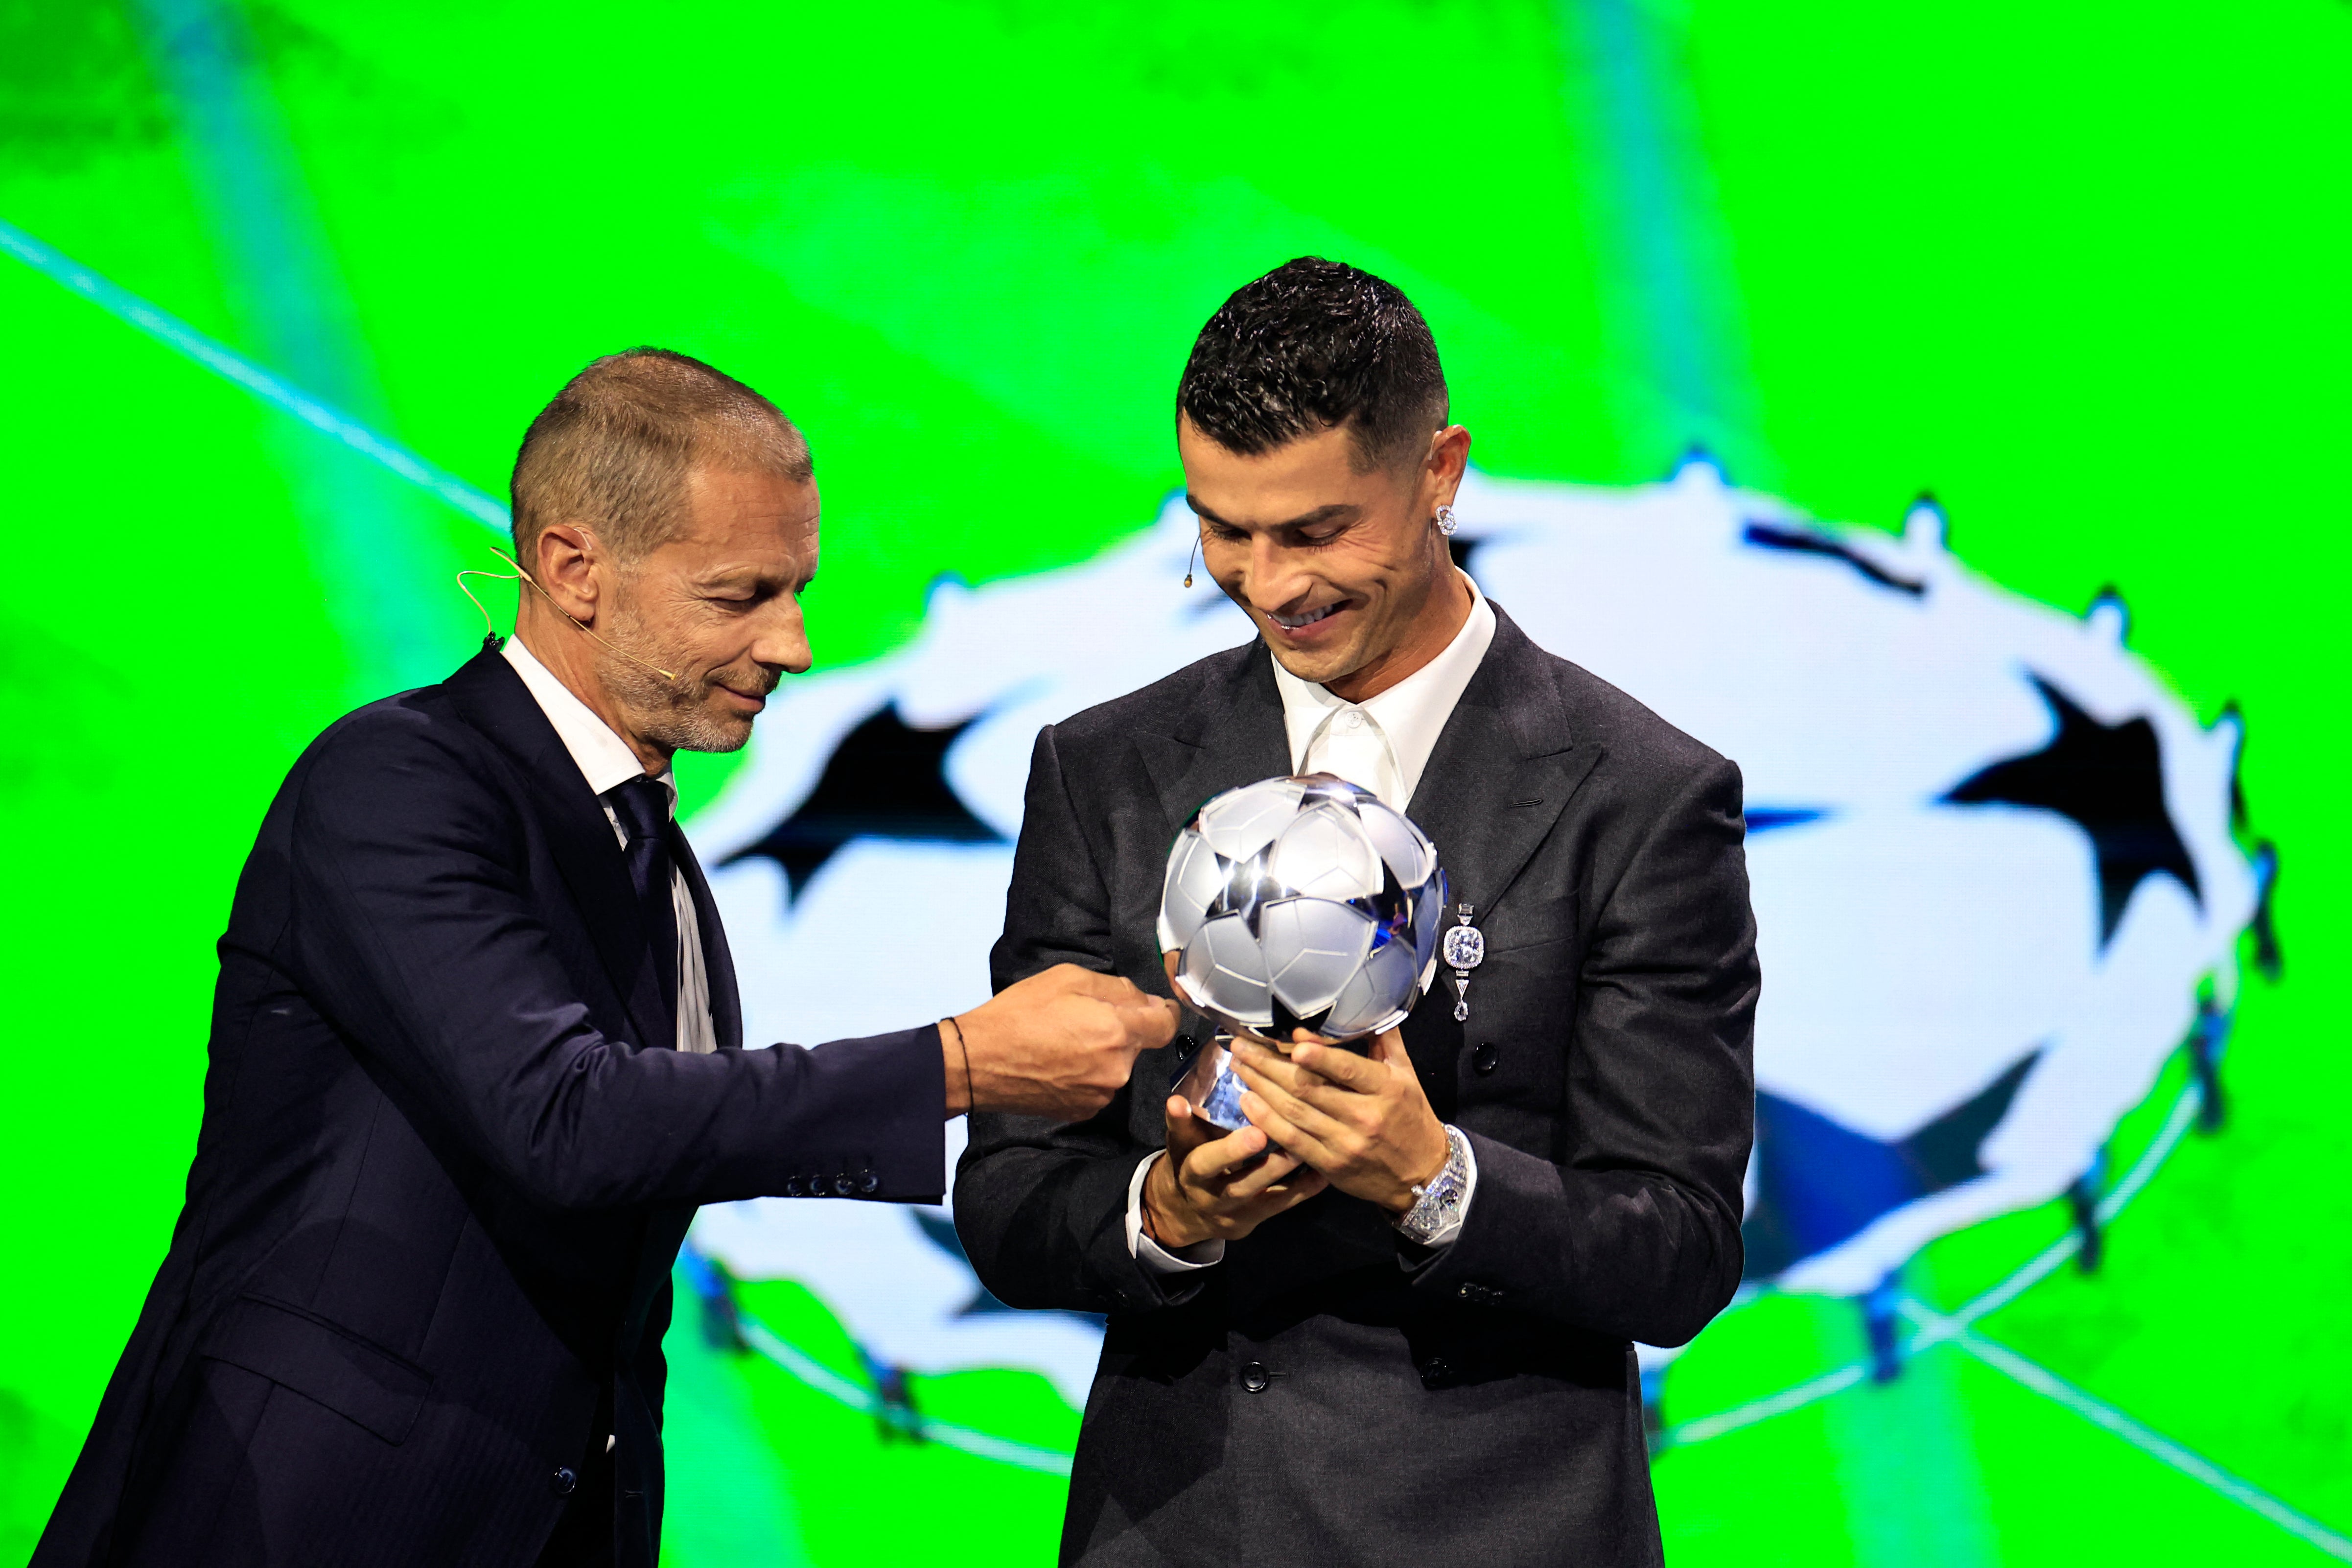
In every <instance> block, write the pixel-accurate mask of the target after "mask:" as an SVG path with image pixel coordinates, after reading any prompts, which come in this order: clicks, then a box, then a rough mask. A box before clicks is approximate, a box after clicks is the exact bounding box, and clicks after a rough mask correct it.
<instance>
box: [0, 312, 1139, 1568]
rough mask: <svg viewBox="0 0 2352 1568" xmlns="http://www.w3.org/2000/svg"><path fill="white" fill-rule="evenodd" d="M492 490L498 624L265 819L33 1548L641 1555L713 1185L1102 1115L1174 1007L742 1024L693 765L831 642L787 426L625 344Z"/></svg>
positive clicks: (284, 1559) (924, 1187) (906, 1154)
mask: <svg viewBox="0 0 2352 1568" xmlns="http://www.w3.org/2000/svg"><path fill="white" fill-rule="evenodd" d="M513 494H514V516H515V543H516V547H517V552H518V555H519V557H520V561H521V563H523V565H524V566H525V568H526V569H527V571H528V574H529V575H528V577H527V579H526V585H525V588H524V592H523V597H522V608H521V611H520V615H519V616H518V620H517V626H516V636H515V637H514V639H513V640H511V641H510V642H509V643H508V644H507V645H506V647H505V648H504V650H503V651H502V652H501V651H493V650H492V649H489V648H485V650H484V651H483V652H482V653H481V654H480V655H479V656H478V657H477V658H474V659H472V660H471V661H470V662H468V663H467V665H466V666H465V667H464V668H461V669H459V670H458V671H457V673H456V674H455V675H453V676H452V677H451V678H450V679H448V680H446V681H445V682H444V683H442V684H441V685H439V686H435V687H426V688H425V689H421V690H416V691H410V692H404V693H402V694H401V695H399V696H397V697H393V698H388V699H386V700H383V701H381V702H377V703H374V704H373V705H371V706H369V707H367V708H363V709H362V710H359V711H358V712H356V713H352V714H351V715H349V716H347V717H345V718H344V719H342V720H341V721H338V722H337V723H336V724H335V725H333V726H332V727H331V728H330V729H329V730H328V731H326V733H325V734H323V735H321V736H320V738H319V739H318V740H317V741H316V742H313V743H312V745H311V746H310V749H309V750H308V751H307V752H304V753H303V755H302V757H301V759H300V760H299V762H297V763H296V764H295V766H294V770H293V772H292V773H290V774H289V775H288V778H287V780H286V783H285V784H284V786H283V787H282V788H281V789H280V790H279V792H278V797H277V799H276V801H275V802H274V803H273V804H272V805H271V806H270V808H269V812H268V816H267V817H266V818H265V820H264V821H263V824H262V827H261V834H260V837H259V841H258V842H257V844H256V845H255V847H254V850H253V854H252V856H251V858H249V859H248V860H247V863H246V867H245V871H244V874H243V876H242V877H241V878H240V879H239V881H238V884H237V889H236V902H235V905H234V907H233V909H232V910H231V912H230V917H229V926H228V931H227V933H226V935H225V936H224V937H223V938H222V939H221V944H220V957H221V972H220V981H219V985H218V989H217V992H216V994H215V1003H214V1012H213V1023H212V1039H211V1065H210V1069H209V1071H208V1073H207V1076H206V1079H205V1112H204V1124H203V1130H202V1132H201V1134H200V1136H199V1139H198V1142H197V1148H196V1156H195V1162H194V1166H193V1168H192V1169H191V1170H190V1172H189V1175H188V1193H187V1203H186V1206H185V1208H184V1210H183V1212H182V1214H181V1216H180V1220H179V1224H178V1226H177V1227H176V1229H175V1231H174V1233H173V1238H172V1246H171V1250H170V1252H169V1254H168V1256H167V1257H166V1258H164V1261H163V1267H162V1268H161V1270H160V1271H159V1272H158V1274H157V1276H156V1279H155V1283H154V1286H153V1287H152V1289H151V1290H150V1291H149V1293H148V1297H147V1301H146V1304H145V1307H144V1310H142V1312H141V1314H140V1318H139V1322H138V1326H137V1328H136V1329H135V1330H134V1331H133V1332H132V1334H131V1342H130V1345H129V1347H128V1348H127V1349H126V1350H125V1351H124V1352H123V1356H122V1360H121V1364H120V1365H119V1366H118V1367H117V1368H116V1371H115V1374H114V1377H113V1380H112V1382H111V1383H110V1385H109V1387H108V1389H107V1392H106V1396H105V1399H104V1402H103V1403H102V1404H101V1405H100V1410H99V1414H98V1418H97V1421H96V1423H95V1425H94V1426H93V1427H92V1429H91V1431H90V1433H89V1438H88V1440H87V1442H86V1444H85V1445H84V1447H83V1449H82V1453H81V1457H80V1458H79V1462H78V1463H77V1464H76V1465H75V1467H74V1471H73V1474H72V1477H71V1479H69V1480H68V1482H67V1485H66V1489H65V1493H64V1496H63V1497H62V1498H61V1499H60V1500H59V1501H58V1507H57V1510H56V1512H55V1513H54V1515H53V1516H52V1517H51V1519H50V1521H49V1524H48V1528H47V1532H46V1533H45V1534H44V1535H43V1537H42V1539H41V1542H40V1544H39V1546H38V1547H37V1549H36V1551H35V1553H34V1559H33V1560H34V1562H35V1563H37V1564H39V1565H41V1568H52V1565H55V1568H64V1565H66V1564H169V1565H172V1568H187V1565H192V1564H213V1563H237V1564H245V1563H272V1564H274V1563H285V1564H300V1565H305V1568H308V1565H312V1564H324V1563H334V1564H339V1565H343V1568H353V1565H357V1564H362V1563H384V1564H423V1563H434V1564H459V1563H482V1564H512V1565H514V1568H528V1565H529V1564H531V1563H548V1564H574V1563H580V1564H586V1563H597V1564H604V1563H611V1564H619V1565H627V1568H653V1565H654V1564H655V1563H656V1560H657V1558H658V1554H659V1536H660V1528H661V1505H662V1452H661V1438H660V1430H661V1401H662V1384H663V1376H664V1366H663V1361H662V1355H661V1339H662V1331H663V1329H664V1327H665V1325H666V1324H667V1322H668V1321H669V1312H670V1286H669V1270H670V1265H671V1263H672V1260H673V1259H674V1258H675V1257H676V1255H677V1248H678V1244H679V1242H680V1241H681V1240H682V1238H683V1237H684V1236H685V1234H686V1229H687V1226H688V1222H689V1221H690V1220H691V1219H692V1217H693V1215H694V1210H695V1206H696V1205H698V1204H704V1203H711V1202H719V1201H723V1200H727V1199H733V1198H745V1197H751V1196H755V1195H759V1194H791V1195H809V1196H838V1197H865V1198H877V1199H895V1200H912V1201H937V1199H938V1198H939V1197H940V1194H941V1193H942V1192H943V1190H944V1188H945V1186H946V1172H945V1168H944V1148H943V1144H944V1140H943V1137H942V1134H941V1123H942V1121H943V1119H944V1118H946V1117H953V1116H956V1115H959V1114H961V1113H963V1112H964V1111H966V1110H971V1109H973V1108H975V1107H977V1108H984V1109H990V1110H1001V1111H1013V1112H1022V1113H1026V1114H1031V1115H1039V1116H1045V1117H1049V1118H1051V1119H1053V1120H1055V1121H1071V1120H1076V1119H1080V1118H1083V1117H1086V1116H1088V1115H1091V1114H1093V1113H1094V1112H1095V1111H1096V1110H1099V1109H1101V1108H1102V1107H1103V1106H1104V1105H1106V1104H1107V1103H1108V1102H1109V1100H1110V1098H1111V1096H1112V1095H1113V1094H1114V1093H1115V1092H1116V1091H1117V1090H1118V1089H1120V1088H1121V1087H1122V1086H1123V1085H1124V1084H1125V1083H1126V1081H1127V1079H1128V1076H1129V1068H1130V1066H1131V1063H1132V1061H1133V1058H1134V1057H1135V1055H1136V1053H1137V1052H1138V1050H1139V1049H1141V1048H1145V1047H1157V1046H1159V1045H1161V1044H1163V1043H1165V1042H1166V1041H1167V1039H1168V1038H1169V1037H1170V1035H1171V1032H1172V1029H1173V1026H1174V1018H1173V1011H1172V1009H1171V1007H1170V1006H1169V1005H1167V1004H1165V1003H1163V1002H1160V1001H1156V1000H1153V999H1151V998H1149V997H1146V996H1144V995H1143V994H1141V993H1140V992H1139V991H1137V990H1136V988H1135V987H1134V986H1132V985H1131V984H1128V983H1127V982H1126V981H1123V980H1118V979H1115V978H1112V977H1109V976H1106V975H1100V974H1095V973H1087V972H1086V971H1083V970H1079V969H1076V968H1072V967H1069V966H1062V967H1060V968H1057V969H1053V970H1048V971H1046V972H1045V973H1042V974H1040V975H1038V976H1037V977H1036V978H1035V979H1034V980H1033V981H1030V982H1027V983H1025V984H1023V985H1018V986H1014V987H1013V988H1012V989H1010V990H1007V991H1005V992H1003V994H1000V995H999V996H997V997H996V998H995V999H994V1000H993V1001H991V1002H987V1003H984V1004H982V1005H980V1006H978V1007H976V1008H974V1009H972V1010H971V1012H968V1013H964V1014H961V1015H959V1016H957V1017H955V1018H953V1019H949V1020H941V1021H940V1024H938V1025H936V1026H935V1025H931V1024H925V1025H923V1026H920V1027H918V1028H911V1029H907V1030H903V1031H901V1032H899V1033H897V1034H891V1035H882V1036H877V1037H874V1038H871V1039H862V1040H838V1041H835V1042H833V1043H832V1044H830V1045H828V1046H826V1047H823V1048H822V1049H820V1050H814V1051H811V1050H805V1049H803V1048H801V1047H797V1046H777V1047H773V1048H772V1049H766V1050H745V1049H742V1048H741V1046H742V1040H741V1033H742V1028H741V1023H742V1020H741V1014H740V1009H739V1007H738V1004H737V998H736V990H735V979H734V971H733V969H732V966H731V965H730V962H729V958H728V952H727V942H726V938H725V935H724V933H723V932H722V931H721V930H720V928H719V914H718V910H717V909H716V908H715V906H714V905H713V904H712V902H711V900H710V892H709V888H708V887H707V886H706V885H705V883H704V881H703V878H702V874H701V871H700V869H699V868H698V866H697V865H696V864H695V859H694V855H693V852H692V850H691V849H690V848H689V847H688V845H687V842H686V839H685V837H684V836H683V835H682V834H680V833H679V832H678V830H677V827H676V826H675V825H674V824H673V822H672V820H671V813H672V809H673V805H674V799H675V791H674V789H673V787H672V785H671V781H670V772H669V763H670V758H671V756H672V754H673V753H674V752H677V751H679V750H682V749H689V750H701V751H731V750H733V749H735V748H737V747H740V746H741V745H742V744H743V743H744V742H745V741H746V740H747V739H748V738H749V737H750V734H751V722H752V720H753V718H754V717H755V716H756V715H757V714H758V713H759V712H760V710H761V707H762V706H763V704H764V700H765V698H766V696H767V694H768V693H769V692H771V691H772V689H774V688H775V685H776V683H777V682H778V681H779V680H780V679H782V675H783V673H784V672H785V671H787V670H791V671H801V670H804V669H806V668H808V666H809V648H808V642H807V638H806V637H805V636H804V635H803V627H802V619H801V611H800V605H799V595H800V594H801V592H802V591H803V589H804V588H805V587H806V586H807V584H808V582H809V580H810V578H811V577H813V576H814V574H815V572H816V566H817V491H816V486H815V483H814V479H813V478H812V474H811V468H810V465H809V458H808V449H807V447H806V445H805V443H804V442H803V440H802V438H801V437H800V434H799V432H798V431H796V430H794V429H793V426H792V425H791V424H790V422H788V421H787V420H786V419H785V418H784V417H783V416H782V415H781V414H780V413H778V412H777V411H776V409H775V408H774V407H773V406H772V405H770V404H769V403H768V402H767V400H766V399H765V398H763V397H761V396H760V395H758V394H757V393H755V392H753V391H751V389H750V388H749V387H746V386H744V385H742V384H740V383H738V382H735V381H733V380H731V379H730V378H729V377H727V376H725V375H722V374H719V372H717V371H715V370H713V369H711V368H710V367H709V366H708V365H705V364H702V363H699V362H698V361H695V360H690V359H688V358H686V357H684V356H683V355H677V354H671V353H663V352H660V351H656V350H636V351H633V352H631V353H625V354H616V355H614V356H611V357H610V358H607V359H604V360H600V361H598V362H596V363H594V364H592V365H590V366H589V367H588V368H587V369H586V370H585V371H583V373H582V374H580V375H579V376H578V377H577V378H575V379H574V380H573V381H572V383H571V384H569V385H568V386H566V387H565V388H564V390H563V391H562V394H561V395H559V396H558V397H557V398H556V399H555V401H554V402H553V403H552V404H551V405H549V406H548V407H547V409H546V410H545V411H543V412H542V413H541V415H540V416H539V417H538V418H537V419H536V420H535V421H534V422H533V423H532V426H531V427H530V433H529V434H528V435H527V436H526V437H525V438H524V442H523V446H522V450H521V453H520V457H519V458H518V459H517V462H516V468H515V477H514V491H513Z"/></svg>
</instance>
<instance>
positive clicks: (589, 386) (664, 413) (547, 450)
mask: <svg viewBox="0 0 2352 1568" xmlns="http://www.w3.org/2000/svg"><path fill="white" fill-rule="evenodd" d="M695 468H753V469H766V470H768V471H770V472H772V473H777V474H782V475H783V476H784V477H785V478H787V479H809V478H811V477H812V475H813V474H814V471H815V470H814V465H813V464H812V463H811V461H810V459H809V449H808V442H807V441H806V439H804V438H803V437H802V435H801V433H800V431H799V430H798V429H797V428H795V427H794V426H793V422H792V421H791V420H789V419H787V418H785V417H784V416H783V413H782V410H780V409H778V408H777V406H776V405H774V404H772V403H771V402H769V401H768V400H767V399H766V398H765V397H762V396H761V395H760V394H758V393H757V392H754V391H753V390H751V388H750V387H748V386H746V385H744V384H742V383H741V382H740V381H737V380H736V379H735V378H734V377H733V376H731V375H729V374H726V373H724V372H723V371H719V370H715V369H713V368H712V367H710V366H709V365H707V364H705V363H702V362H701V361H700V360H698V359H695V358H692V357H691V356H689V355H687V354H682V353H672V352H671V351H670V350H668V349H654V348H638V349H627V350H624V351H623V352H622V353H616V354H606V355H605V356H604V358H602V359H599V360H596V361H594V362H593V363H591V364H590V365H589V366H588V368H587V369H585V370H583V371H582V372H581V373H580V374H578V375H575V376H573V377H572V379H571V380H570V381H568V382H566V383H565V384H564V386H563V390H562V391H561V392H559V393H557V394H556V395H555V400H554V401H553V402H551V403H550V404H549V405H547V406H546V407H545V408H542V409H541V410H540V411H539V416H538V417H537V418H535V419H533V420H532V421H531V422H530V429H529V430H528V431H526V432H525V433H524V435H523V438H522V449H521V451H520V452H518V453H517V454H516V455H515V468H514V485H513V490H512V496H513V502H514V542H515V551H516V553H517V554H518V555H519V556H520V559H521V561H522V563H523V564H524V565H525V567H526V568H527V567H529V566H530V564H531V555H532V552H533V551H534V550H535V549H536V547H537V545H538V542H539V536H540V533H541V531H543V530H545V529H546V528H547V527H548V526H549V525H551V524H552V523H559V522H577V523H583V524H585V525H586V526H588V527H589V528H591V529H593V530H594V531H595V533H596V535H597V537H598V539H599V540H601V541H602V542H604V544H605V545H606V546H607V547H608V548H610V549H611V550H612V552H614V555H615V556H617V557H618V558H619V559H620V560H622V561H623V562H632V561H637V560H641V559H643V558H644V557H645V556H646V553H648V552H651V551H652V550H653V549H654V548H655V547H656V545H658V544H660V543H661V542H663V541H665V540H667V539H668V538H669V537H670V536H671V534H672V533H673V532H675V531H676V530H677V524H678V522H679V521H680V516H681V512H682V510H683V508H684V505H685V501H686V485H687V477H688V474H690V473H691V472H692V471H693V470H694V469H695Z"/></svg>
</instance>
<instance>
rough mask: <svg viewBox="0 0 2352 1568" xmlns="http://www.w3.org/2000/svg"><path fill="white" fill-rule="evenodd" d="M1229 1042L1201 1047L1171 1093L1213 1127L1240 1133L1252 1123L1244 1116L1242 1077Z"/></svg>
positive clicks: (1218, 1040)
mask: <svg viewBox="0 0 2352 1568" xmlns="http://www.w3.org/2000/svg"><path fill="white" fill-rule="evenodd" d="M1230 1038H1231V1037H1230V1036H1226V1035H1219V1036H1216V1037H1214V1038H1213V1039H1211V1040H1210V1041H1209V1043H1208V1044H1207V1045H1205V1046H1202V1047H1201V1049H1200V1051H1199V1053H1198V1054H1197V1055H1195V1056H1194V1057H1193V1058H1192V1066H1190V1067H1189V1068H1185V1070H1184V1076H1183V1077H1182V1078H1181V1079H1177V1081H1176V1084H1175V1086H1174V1087H1173V1088H1171V1089H1170V1090H1169V1091H1168V1092H1169V1093H1171V1094H1181V1095H1182V1096H1183V1097H1184V1099H1185V1101H1186V1103H1188V1104H1190V1105H1191V1106H1192V1114H1193V1115H1195V1116H1197V1117H1199V1118H1200V1119H1201V1120H1202V1121H1205V1122H1208V1123H1209V1124H1210V1125H1211V1126H1213V1127H1219V1128H1222V1129H1223V1130H1224V1131H1227V1132H1238V1131H1241V1130H1242V1129H1243V1128H1244V1127H1247V1126H1248V1125H1249V1124H1250V1122H1249V1118H1248V1117H1246V1116H1244V1115H1243V1114H1242V1095H1243V1093H1244V1085H1243V1083H1242V1080H1241V1076H1240V1075H1239V1074H1238V1073H1236V1072H1234V1053H1233V1051H1232V1050H1231V1049H1230V1048H1229V1047H1228V1046H1227V1041H1228V1040H1229V1039H1230Z"/></svg>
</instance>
